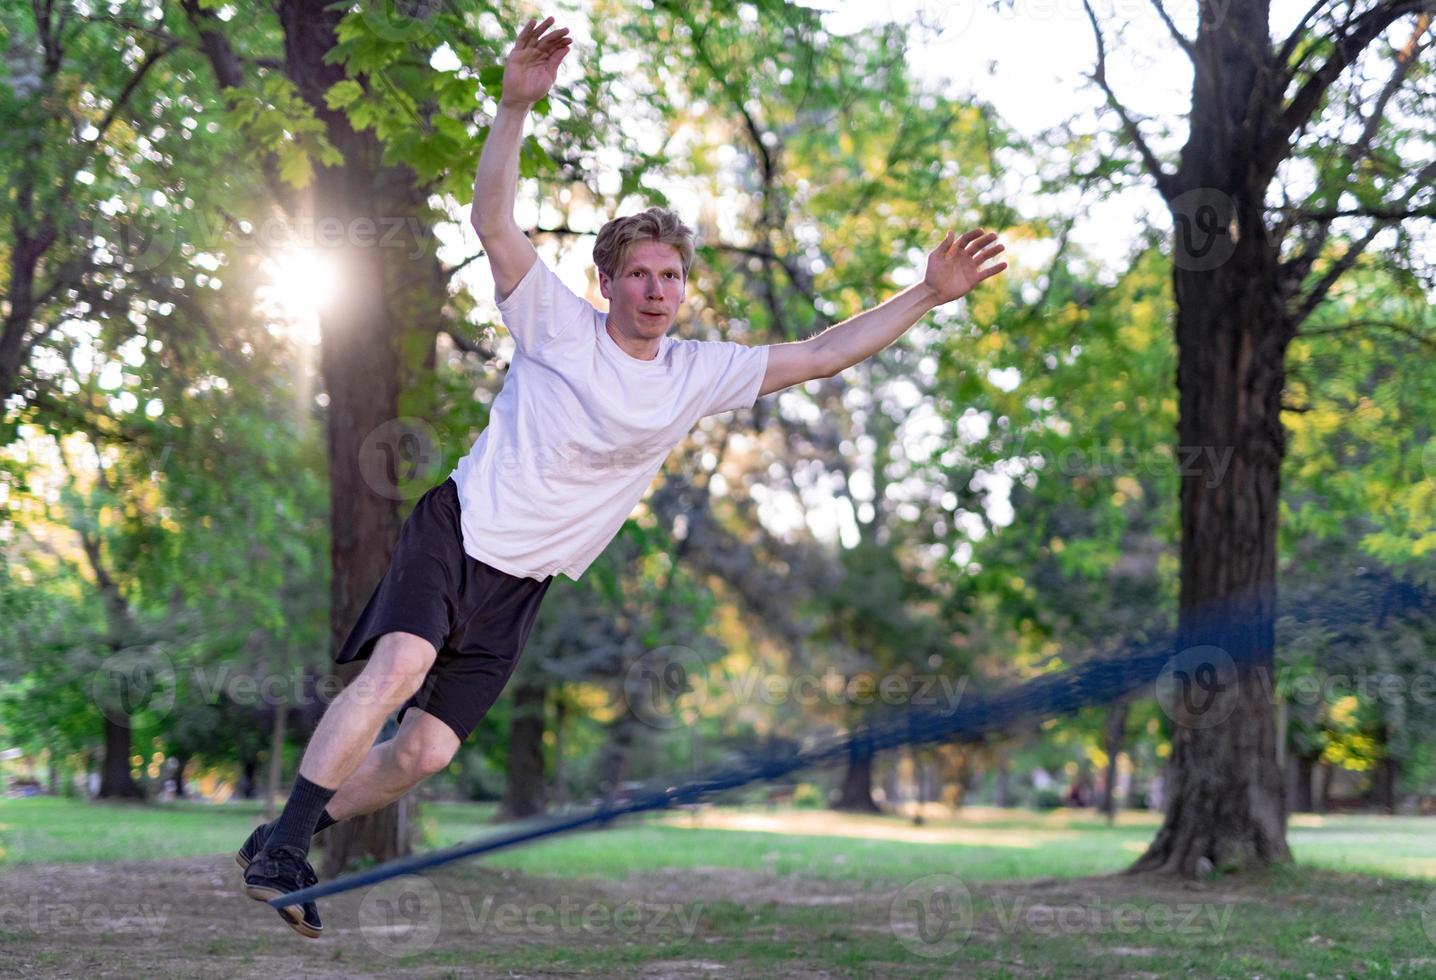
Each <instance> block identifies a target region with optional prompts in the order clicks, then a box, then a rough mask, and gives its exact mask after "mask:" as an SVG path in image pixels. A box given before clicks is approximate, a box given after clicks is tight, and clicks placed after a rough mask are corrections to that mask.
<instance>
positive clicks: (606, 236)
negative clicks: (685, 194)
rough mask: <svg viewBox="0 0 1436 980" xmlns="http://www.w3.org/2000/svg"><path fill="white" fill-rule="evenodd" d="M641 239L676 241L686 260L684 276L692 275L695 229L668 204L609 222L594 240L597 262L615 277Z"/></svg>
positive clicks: (680, 252)
mask: <svg viewBox="0 0 1436 980" xmlns="http://www.w3.org/2000/svg"><path fill="white" fill-rule="evenodd" d="M640 242H662V243H663V244H664V245H672V246H673V247H674V248H676V249H677V250H678V258H679V260H680V261H682V263H683V278H685V279H687V278H688V270H689V269H691V268H692V267H693V229H692V228H689V227H688V226H687V225H685V224H684V223H683V219H682V218H680V217H678V215H676V214H674V213H673V212H672V211H669V210H668V209H667V208H649V209H648V210H647V211H641V212H639V213H638V214H633V215H629V216H628V217H626V218H614V219H613V220H612V221H610V222H608V223H607V224H605V225H604V226H603V227H602V228H600V229H599V230H598V241H596V242H594V244H593V264H594V265H596V266H598V271H599V272H602V273H603V274H604V275H606V276H608V278H610V279H612V278H613V277H614V276H616V275H618V273H619V270H620V269H622V268H623V263H624V262H626V261H628V253H629V251H631V250H632V248H633V246H635V245H637V244H639V243H640Z"/></svg>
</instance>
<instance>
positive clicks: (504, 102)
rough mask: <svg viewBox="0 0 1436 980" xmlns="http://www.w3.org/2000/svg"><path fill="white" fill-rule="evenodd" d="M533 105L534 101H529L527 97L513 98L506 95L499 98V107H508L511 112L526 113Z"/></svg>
mask: <svg viewBox="0 0 1436 980" xmlns="http://www.w3.org/2000/svg"><path fill="white" fill-rule="evenodd" d="M533 107H534V103H533V102H530V101H529V100H527V99H513V98H508V97H504V98H500V99H499V108H500V109H509V110H511V111H513V112H522V113H527V112H528V111H529V110H530V109H532V108H533Z"/></svg>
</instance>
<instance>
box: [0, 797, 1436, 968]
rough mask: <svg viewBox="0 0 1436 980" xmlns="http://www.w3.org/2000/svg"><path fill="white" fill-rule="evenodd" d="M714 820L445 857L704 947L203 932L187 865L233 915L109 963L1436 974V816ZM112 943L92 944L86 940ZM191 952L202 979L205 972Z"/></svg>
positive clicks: (233, 820) (462, 883)
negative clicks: (1191, 851) (1200, 871)
mask: <svg viewBox="0 0 1436 980" xmlns="http://www.w3.org/2000/svg"><path fill="white" fill-rule="evenodd" d="M423 814H424V816H423V826H424V828H425V830H426V833H427V835H428V842H427V846H444V845H447V844H451V843H454V842H457V841H461V840H470V839H473V838H475V837H480V836H483V835H484V834H487V833H491V832H493V830H494V825H493V824H492V823H491V819H492V816H493V808H492V807H486V806H475V805H469V804H429V805H426V806H425V807H424V811H423ZM260 817H261V808H260V807H259V806H258V805H257V804H245V803H237V804H225V805H220V806H214V805H203V804H183V803H178V804H164V805H150V806H137V805H124V804H118V805H113V804H93V803H86V802H83V801H79V800H65V799H53V798H46V797H32V798H26V799H4V800H0V848H3V852H0V874H3V873H4V870H3V869H11V870H12V873H14V874H17V875H19V874H22V873H23V872H24V871H25V869H26V865H32V864H33V865H37V866H38V865H44V866H45V867H36V869H35V876H34V877H33V879H31V880H33V882H34V883H35V884H34V885H33V887H40V883H41V882H42V881H43V880H44V878H45V876H48V875H53V874H55V873H56V872H55V871H54V870H52V869H53V867H54V866H55V865H61V864H64V863H67V862H104V861H114V860H147V859H158V858H178V857H194V856H202V855H223V854H227V853H228V852H229V851H231V850H232V849H233V848H234V847H235V846H236V845H237V844H238V843H239V841H240V840H242V839H243V837H244V835H245V834H246V833H247V832H248V830H249V829H250V828H251V827H253V826H254V824H255V823H256V822H257V821H258V820H259V819H260ZM698 823H699V825H698V826H696V827H695V826H693V825H692V818H690V817H689V816H687V815H676V816H660V817H654V818H652V819H648V820H644V821H639V822H632V823H627V824H624V825H622V826H620V827H616V828H613V829H609V830H603V831H597V832H591V833H584V834H573V835H566V836H563V837H560V838H557V839H553V840H549V841H545V842H540V843H538V844H535V845H532V846H529V847H525V848H520V849H516V850H514V851H511V852H505V853H501V854H497V855H493V856H491V857H488V858H485V859H482V860H477V861H469V862H461V863H458V864H455V865H451V866H449V867H448V868H446V869H444V870H443V871H441V872H440V879H439V880H440V881H441V885H442V887H443V889H444V892H445V895H446V896H447V897H446V899H445V900H446V901H447V902H454V901H457V900H458V899H459V898H460V897H464V896H466V897H469V898H473V899H474V900H476V901H477V900H479V899H478V896H497V900H500V901H503V902H507V903H514V904H516V906H517V907H520V908H525V909H531V908H535V907H538V906H539V905H540V904H542V903H553V902H555V901H556V900H557V899H558V898H559V897H562V896H567V897H573V898H575V899H576V900H578V901H589V902H593V901H597V902H600V903H604V904H607V905H610V906H616V905H618V904H620V903H630V902H644V903H646V902H649V901H650V900H651V901H655V902H657V901H668V902H680V903H682V904H684V905H685V906H691V907H693V908H695V909H700V910H701V914H699V915H698V918H697V920H696V921H697V923H698V926H697V931H696V932H695V933H694V934H693V935H692V936H691V937H689V936H685V935H680V934H676V933H675V932H674V931H673V930H668V931H666V932H664V931H661V930H654V931H651V932H645V933H640V934H618V933H617V932H616V931H611V932H610V933H608V934H606V935H605V934H600V935H598V936H590V935H587V934H577V933H572V934H570V933H557V934H555V933H552V932H548V933H543V932H539V933H535V934H529V933H524V932H522V931H521V932H520V933H513V932H510V933H508V934H502V933H498V934H496V933H493V932H492V931H489V932H485V931H483V930H476V929H475V928H473V927H470V928H468V929H465V928H464V927H463V925H462V920H461V919H460V918H459V917H458V916H454V917H453V918H450V919H448V920H446V921H447V922H448V923H449V924H448V925H447V926H446V928H445V932H444V933H443V934H442V935H441V937H440V938H439V940H438V942H437V943H435V945H434V946H433V947H432V948H428V949H425V950H423V951H420V952H416V953H414V954H412V955H405V956H403V957H402V958H399V959H394V958H385V957H377V958H376V957H375V956H373V955H370V951H367V947H366V945H365V944H366V942H367V940H366V939H364V938H363V937H362V936H359V935H358V931H357V930H354V926H355V922H356V918H357V916H356V911H355V910H356V909H357V907H358V904H359V900H358V899H357V898H353V897H349V903H350V907H349V908H348V909H347V910H345V909H344V908H343V907H342V906H343V903H342V902H341V901H339V900H337V899H336V900H335V901H334V902H333V904H332V905H331V906H330V907H331V908H333V909H334V913H333V916H332V922H333V924H334V925H335V927H336V929H339V930H343V929H344V928H346V926H347V927H348V928H349V929H350V930H352V931H350V932H349V933H347V934H346V933H343V932H342V931H341V932H340V933H339V934H338V935H336V936H335V937H334V939H335V942H333V943H331V944H330V945H328V946H324V947H320V946H318V945H313V946H311V945H308V944H304V943H299V944H296V943H295V942H294V941H293V938H292V936H290V935H289V934H288V933H287V932H286V931H284V930H273V931H272V932H270V931H258V932H254V931H245V932H244V933H243V935H242V936H237V935H223V934H219V935H215V934H213V933H211V934H207V935H198V931H199V930H208V929H210V928H211V926H213V925H214V924H215V923H218V922H220V921H221V920H222V919H223V918H224V916H225V915H227V914H228V911H227V910H228V906H222V905H221V904H220V899H217V898H215V897H214V895H213V894H212V886H211V885H209V884H207V883H206V881H207V879H204V878H202V877H193V876H192V878H190V879H186V881H187V882H189V884H190V885H192V886H193V887H194V888H195V889H196V891H195V892H194V895H193V902H194V904H195V905H196V906H198V905H200V904H201V903H202V902H204V901H208V902H212V903H216V904H214V905H213V906H205V908H206V909H208V908H211V907H212V908H214V909H219V908H221V907H223V908H224V909H225V910H226V911H225V912H222V913H216V912H209V911H198V910H196V911H194V912H192V913H190V914H192V915H193V916H194V918H193V920H192V922H193V926H192V928H193V929H194V930H195V931H196V933H197V935H196V938H194V939H193V940H189V941H188V944H187V945H186V940H185V939H183V938H180V937H179V935H178V934H177V936H176V937H175V938H173V939H169V940H166V941H164V942H159V943H155V944H148V945H147V944H136V943H134V942H133V941H131V940H132V937H131V938H127V937H125V936H123V935H120V936H115V937H109V938H104V939H103V942H105V943H106V944H107V945H106V946H105V951H104V953H103V957H102V958H103V959H104V960H105V961H106V962H109V961H110V958H111V957H118V958H119V959H118V960H116V962H119V963H120V964H121V965H122V966H123V967H124V971H129V972H133V973H136V974H143V975H154V976H178V975H205V976H212V975H229V974H230V973H232V972H233V971H234V970H244V969H249V968H251V967H253V965H254V964H255V963H257V962H264V963H266V964H269V965H270V966H273V967H275V968H276V969H277V970H279V972H295V971H299V972H303V971H304V970H305V969H318V968H319V967H320V966H321V965H323V964H328V965H329V966H330V967H332V968H334V969H342V970H344V971H346V972H350V971H352V972H353V973H355V974H380V975H382V974H385V973H388V972H390V971H393V972H394V974H395V975H398V974H399V973H404V972H405V971H408V973H412V974H421V975H427V976H432V975H440V976H442V975H453V976H468V975H473V974H472V970H473V968H474V967H475V965H476V964H479V963H481V964H482V967H483V969H485V970H488V971H493V975H504V974H507V973H510V972H512V973H515V974H534V973H561V974H563V975H572V976H585V977H587V976H594V977H601V976H614V975H631V974H634V973H639V972H651V973H653V974H654V975H658V976H666V975H672V976H694V975H705V976H706V975H718V974H717V971H720V970H726V971H731V972H733V973H737V974H741V975H745V976H752V975H771V976H784V975H790V974H792V973H793V972H794V971H795V970H798V971H808V972H810V973H815V974H816V973H821V974H823V975H832V976H844V977H868V976H872V977H889V976H901V977H943V976H953V975H962V976H981V977H1029V976H1050V977H1068V976H1071V977H1099V976H1100V977H1104V978H1105V977H1108V976H1117V977H1138V976H1144V977H1150V976H1172V975H1178V976H1183V977H1186V978H1194V977H1243V976H1255V975H1261V976H1264V977H1291V978H1294V980H1297V978H1306V977H1310V976H1319V977H1329V976H1335V977H1354V976H1373V975H1379V976H1431V975H1436V899H1433V882H1432V880H1431V879H1433V878H1436V833H1432V831H1433V830H1436V821H1433V820H1431V819H1427V818H1417V817H1394V818H1393V817H1376V816H1349V815H1342V816H1334V817H1327V818H1311V817H1297V818H1294V819H1293V821H1292V825H1291V827H1290V831H1289V839H1290V841H1291V844H1292V847H1293V850H1294V852H1295V855H1296V858H1297V863H1296V864H1295V865H1292V866H1286V867H1278V868H1272V869H1269V870H1267V871H1263V872H1258V873H1252V874H1246V875H1239V876H1232V877H1229V878H1219V879H1216V880H1213V881H1211V882H1206V883H1200V884H1194V883H1184V882H1175V881H1172V880H1170V879H1155V880H1154V879H1132V878H1102V877H1091V876H1093V875H1101V874H1103V873H1106V872H1113V871H1118V870H1121V869H1122V868H1124V867H1126V866H1127V865H1128V864H1130V862H1131V861H1132V859H1133V858H1134V857H1136V856H1137V854H1139V853H1140V852H1141V850H1142V849H1143V848H1144V847H1145V846H1146V844H1147V842H1148V841H1149V840H1150V839H1151V837H1152V835H1153V833H1154V832H1155V830H1156V828H1157V825H1158V819H1157V818H1156V816H1154V815H1152V814H1146V813H1128V814H1123V815H1122V818H1121V820H1120V821H1119V822H1118V824H1117V825H1116V826H1115V827H1108V826H1107V825H1106V823H1105V822H1104V821H1103V820H1101V819H1100V818H1096V817H1094V816H1093V815H1092V814H1091V813H1089V812H1083V811H1071V810H1057V811H1050V812H1034V811H1023V810H1011V811H1008V810H1004V811H998V810H991V809H983V808H973V809H970V810H967V811H964V812H962V813H960V814H959V815H957V816H956V817H954V818H951V819H940V820H929V821H928V822H927V824H925V825H924V826H923V827H921V828H915V827H913V826H912V824H911V823H910V822H909V821H906V820H903V819H901V818H897V817H853V816H846V815H845V816H835V815H832V814H828V813H826V812H823V811H795V810H779V811H767V810H764V809H757V808H755V809H750V810H736V809H712V810H707V811H704V812H703V813H702V814H701V815H700V816H699V818H698ZM765 828H766V829H765ZM780 830H781V831H785V832H776V831H780ZM689 870H691V873H687V874H686V873H685V872H686V871H689ZM496 871H497V872H501V874H496ZM515 871H516V872H519V874H518V875H514V874H511V873H510V872H515ZM934 873H940V874H947V875H956V876H959V877H960V879H961V880H962V882H964V883H965V884H966V886H967V887H968V888H969V889H970V892H971V898H972V911H973V919H972V921H973V931H972V933H971V936H970V938H968V939H966V940H965V941H964V942H962V943H960V944H959V945H958V947H957V948H956V949H954V950H952V951H951V952H949V953H946V954H944V955H943V956H940V957H932V956H925V955H923V953H922V951H921V950H916V949H915V947H914V945H913V943H912V940H911V938H910V937H908V938H906V939H905V938H904V937H903V936H901V935H899V933H898V932H897V931H896V930H894V928H892V927H891V924H890V915H891V914H892V910H893V909H894V908H895V907H897V904H896V903H897V900H898V899H899V898H900V890H901V889H903V888H905V887H907V886H910V885H912V884H913V883H915V882H920V881H922V880H923V879H924V878H925V876H929V875H932V874H934ZM84 880H85V881H86V882H87V886H86V887H87V888H91V889H92V891H87V892H86V900H87V901H93V900H100V899H101V898H102V897H103V890H104V889H105V887H106V886H107V884H113V885H114V886H115V887H120V884H121V883H123V885H124V886H125V889H126V890H125V891H124V893H123V895H121V896H120V897H116V898H113V899H112V901H114V902H115V904H117V905H123V902H121V901H120V898H124V899H125V901H130V900H132V899H131V898H130V897H129V893H128V890H127V889H128V887H129V885H130V884H131V883H132V882H131V880H130V879H124V878H119V877H116V878H114V879H113V880H112V881H106V880H102V879H94V881H93V883H92V884H89V883H90V881H91V879H89V878H86V879H84ZM664 889H667V891H664ZM147 894H154V893H147ZM655 895H660V896H661V895H666V896H667V897H666V898H654V897H653V896H655ZM49 901H55V899H54V898H53V897H52V898H51V899H49ZM183 904H184V903H181V905H182V906H183ZM1187 906H1195V907H1198V908H1199V910H1200V913H1201V915H1202V916H1203V918H1199V919H1198V920H1197V928H1194V929H1189V930H1184V929H1180V928H1174V927H1172V924H1174V923H1175V921H1176V918H1177V917H1179V916H1180V915H1181V913H1182V910H1183V909H1184V908H1186V907H1187ZM1119 907H1124V908H1127V909H1130V910H1133V912H1134V914H1136V915H1137V916H1138V918H1139V920H1140V925H1139V927H1137V928H1123V927H1122V926H1121V924H1120V923H1119V922H1117V921H1116V920H1115V919H1114V918H1113V912H1114V910H1115V909H1117V908H1119ZM450 908H451V910H452V906H451V907H450ZM1054 910H1058V911H1061V910H1070V911H1072V912H1073V913H1074V915H1076V916H1077V918H1076V920H1075V921H1076V923H1077V927H1076V928H1063V927H1060V926H1059V925H1057V924H1056V923H1054V922H1053V921H1052V915H1053V912H1054ZM237 911H240V912H243V911H247V910H245V909H240V910H237ZM175 914H176V915H179V914H180V913H179V911H178V910H177V911H176V913H175ZM1207 917H1210V918H1209V919H1208V918H1207ZM10 920H13V921H7V923H6V924H5V928H4V929H3V930H0V933H3V934H0V941H3V943H4V944H5V945H6V946H8V947H10V948H12V949H13V950H15V951H16V953H15V955H16V956H18V957H19V958H20V959H19V960H18V961H17V962H18V963H24V964H27V965H26V968H25V971H24V972H31V973H33V972H36V971H37V970H38V971H40V972H45V971H59V972H67V971H69V972H88V971H89V970H90V965H88V961H86V960H84V958H83V956H84V955H89V954H83V955H82V948H83V946H84V944H75V943H73V942H71V941H69V940H68V939H66V938H65V937H63V936H54V935H48V934H46V933H45V932H43V931H41V932H38V933H37V932H34V931H33V930H28V929H27V927H26V923H25V921H24V920H23V919H19V918H16V916H15V915H11V917H10ZM185 921H187V922H188V921H191V920H185ZM239 921H244V922H249V921H250V918H244V919H241V920H239ZM1163 923H1168V925H1164V924H1163ZM221 928H223V927H222V926H221ZM1428 929H1429V930H1430V934H1429V936H1428ZM345 935H347V936H348V939H346V940H345V942H343V943H338V942H337V940H339V939H340V938H341V937H343V936H345ZM101 939H102V937H101V934H92V935H90V936H89V938H88V939H87V941H95V942H99V941H101ZM355 942H357V943H358V945H357V946H355V945H354V943H355ZM478 949H482V954H481V956H480V954H479V953H477V952H476V950H478ZM96 955H99V954H96ZM77 957H78V959H77ZM296 957H297V958H296ZM476 957H477V958H476ZM4 962H5V960H4V959H3V954H0V964H3V963H4ZM97 962H98V961H97ZM195 964H201V965H203V966H204V967H205V970H203V971H199V972H195V971H193V970H191V969H190V968H191V967H192V966H193V965H195ZM181 967H183V969H181ZM176 970H179V971H180V972H175V971H176ZM124 971H122V972H124ZM0 972H3V967H0ZM406 975H408V974H407V973H406ZM485 975H489V974H485Z"/></svg>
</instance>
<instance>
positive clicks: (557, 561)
mask: <svg viewBox="0 0 1436 980" xmlns="http://www.w3.org/2000/svg"><path fill="white" fill-rule="evenodd" d="M499 313H500V314H501V315H502V316H503V319H504V324H505V325H506V326H507V327H508V329H509V333H510V334H512V335H513V338H514V346H515V348H516V350H515V353H514V359H513V363H512V364H511V365H510V366H509V372H508V376H507V377H506V378H505V379H504V386H503V389H502V390H501V391H500V392H499V395H498V397H497V398H496V399H494V404H493V408H492V410H491V412H490V414H489V424H488V427H487V428H485V429H484V431H483V432H482V433H481V434H480V435H479V438H478V440H477V441H476V442H475V443H474V445H473V448H472V449H470V450H469V454H468V455H467V456H465V457H464V458H463V459H462V460H460V461H459V465H458V467H457V468H456V469H455V470H454V472H453V478H454V482H455V483H456V484H458V488H459V510H460V520H461V524H462V525H463V532H464V550H465V551H466V552H467V553H468V554H469V555H470V556H472V557H474V558H476V559H478V560H479V561H482V562H486V563H487V564H489V565H492V566H493V567H494V568H497V569H498V570H499V571H501V572H507V573H508V574H510V575H516V576H520V577H525V578H535V579H542V578H546V577H547V576H549V575H555V574H559V573H562V574H564V575H567V576H569V577H570V578H574V579H576V578H578V577H579V576H580V575H581V574H583V571H584V569H586V568H587V567H588V566H589V565H590V564H591V563H592V562H593V560H594V559H595V558H597V557H598V555H599V553H600V552H601V551H603V549H604V547H605V546H607V544H608V542H609V541H611V540H612V539H613V536H614V535H615V534H617V533H618V531H619V529H620V528H621V527H622V526H623V522H624V521H625V520H626V519H627V518H628V515H629V514H630V513H631V512H632V511H633V508H634V506H635V505H636V504H637V503H638V502H639V501H640V500H642V499H643V495H644V493H645V491H647V489H648V486H649V484H650V483H652V482H653V477H654V476H655V475H656V474H657V473H658V470H659V468H660V467H661V466H662V465H663V461H664V459H666V458H667V456H668V454H669V453H670V452H671V451H672V450H673V447H674V446H676V445H677V444H678V443H679V441H680V440H681V439H682V438H683V437H684V435H686V434H687V433H688V432H689V431H690V430H691V429H692V428H693V426H694V424H695V423H697V421H698V420H699V419H700V418H702V417H704V416H705V415H714V414H717V413H718V412H726V411H729V410H730V409H735V408H747V407H749V406H751V405H752V404H753V402H754V401H756V400H757V397H758V389H759V388H760V387H761V385H762V383H763V374H764V372H766V371H767V368H768V348H767V347H766V346H751V347H750V346H747V345H744V344H734V343H718V342H713V341H697V340H676V339H674V338H672V337H667V336H665V337H663V338H662V340H661V341H660V342H659V343H660V346H659V350H658V356H657V357H655V358H654V359H653V360H651V361H642V360H639V359H637V358H635V357H632V356H631V355H629V354H627V353H625V352H624V350H623V349H622V348H621V347H619V346H618V344H617V343H615V342H614V340H613V338H612V337H610V336H609V335H608V331H607V330H606V329H605V326H604V325H605V323H606V321H607V319H608V315H607V314H606V313H601V312H599V311H598V310H596V309H594V307H593V306H592V305H591V304H589V303H588V302H586V301H585V300H583V299H581V298H580V297H578V296H575V295H574V294H573V293H572V292H570V291H569V290H568V289H567V288H566V287H565V286H564V285H563V283H562V282H560V281H559V279H558V277H557V276H556V275H554V273H553V271H552V270H551V269H549V268H548V267H547V266H546V265H544V263H543V260H541V259H539V260H536V261H535V262H534V264H533V268H531V269H530V270H529V271H528V273H527V274H526V275H525V276H524V277H523V279H522V280H520V282H519V284H518V285H517V286H515V287H514V289H513V292H511V293H510V294H509V295H508V296H507V297H505V298H504V299H503V300H502V301H501V302H500V303H499Z"/></svg>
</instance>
